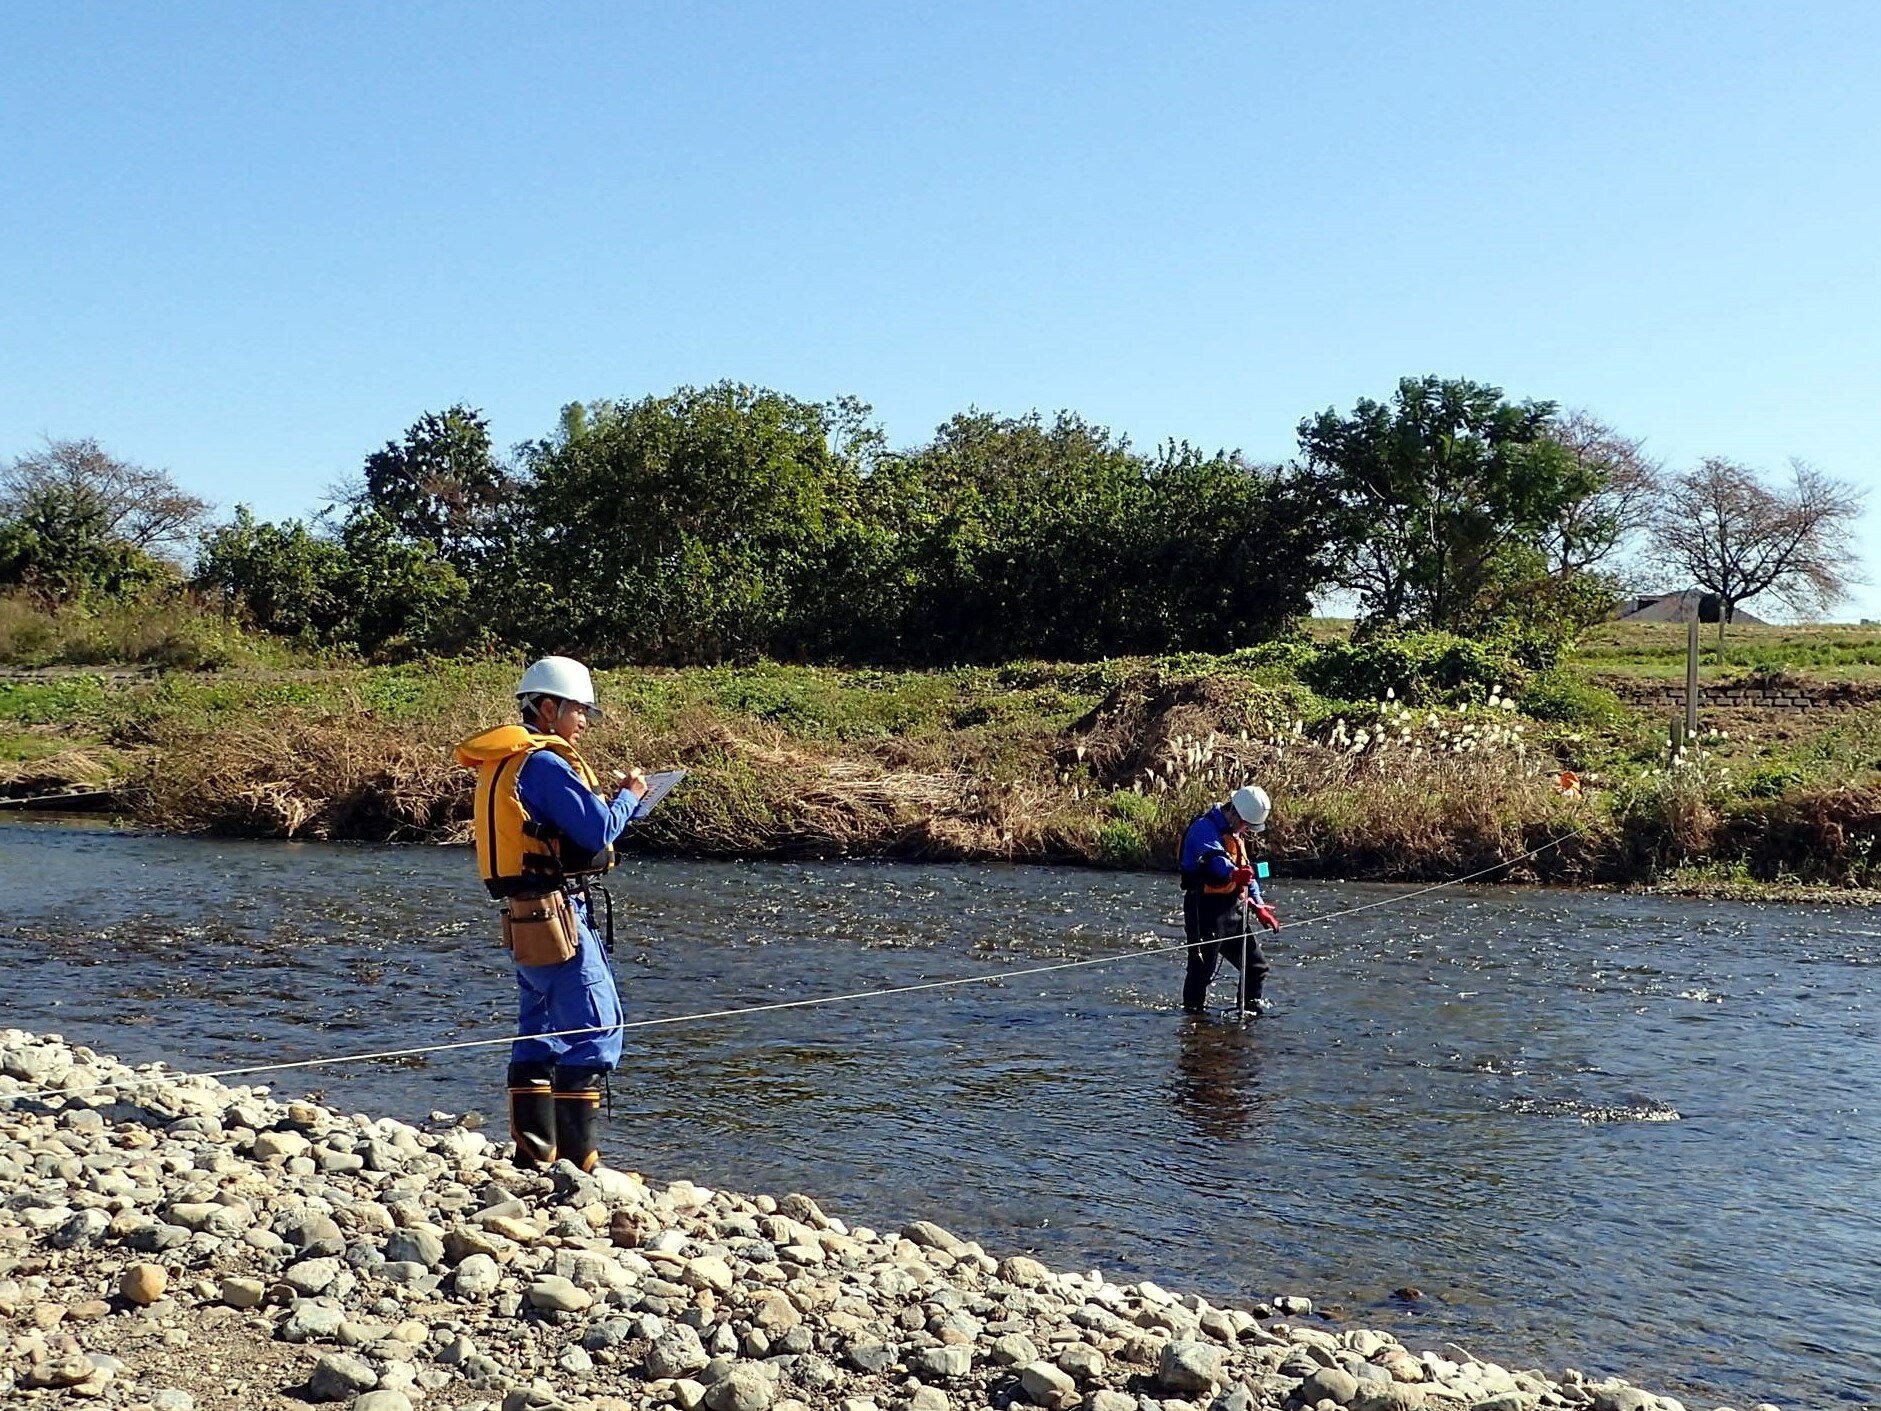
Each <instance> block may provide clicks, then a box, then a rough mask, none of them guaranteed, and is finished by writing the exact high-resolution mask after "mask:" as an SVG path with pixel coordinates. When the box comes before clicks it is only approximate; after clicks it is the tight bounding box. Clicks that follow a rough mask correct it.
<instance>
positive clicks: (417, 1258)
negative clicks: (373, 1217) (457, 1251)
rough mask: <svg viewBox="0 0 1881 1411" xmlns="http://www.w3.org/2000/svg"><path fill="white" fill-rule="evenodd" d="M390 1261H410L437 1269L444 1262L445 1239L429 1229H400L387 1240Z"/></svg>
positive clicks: (386, 1253) (387, 1256)
mask: <svg viewBox="0 0 1881 1411" xmlns="http://www.w3.org/2000/svg"><path fill="white" fill-rule="evenodd" d="M385 1257H386V1261H387V1262H388V1263H394V1264H396V1263H402V1262H410V1263H413V1264H422V1265H424V1266H425V1268H427V1269H435V1268H437V1267H438V1265H440V1264H442V1263H443V1262H444V1241H443V1240H442V1239H441V1238H439V1237H438V1236H437V1235H434V1234H432V1233H431V1231H429V1230H422V1229H412V1230H398V1231H396V1232H394V1233H393V1235H392V1237H391V1238H390V1239H388V1240H387V1241H386V1242H385Z"/></svg>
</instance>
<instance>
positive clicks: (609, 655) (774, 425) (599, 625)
mask: <svg viewBox="0 0 1881 1411" xmlns="http://www.w3.org/2000/svg"><path fill="white" fill-rule="evenodd" d="M867 414H868V409H867V408H866V407H864V406H862V405H861V404H860V403H857V402H854V401H848V400H844V401H838V402H830V403H818V402H804V401H799V400H797V399H796V398H794V397H789V396H786V395H784V394H783V393H780V392H772V391H768V390H764V389H760V388H754V387H748V386H744V385H742V384H738V383H731V382H721V383H718V384H716V385H714V386H711V387H703V388H695V387H682V388H680V389H678V390H677V391H675V392H674V393H672V394H671V395H670V396H665V397H647V398H643V399H642V400H640V401H637V402H625V403H622V402H598V403H592V404H589V405H588V406H586V407H583V408H580V409H579V410H577V409H569V410H567V411H565V412H564V414H563V418H562V427H561V430H560V432H559V434H558V435H556V436H555V437H553V438H551V439H549V440H547V441H543V442H539V443H536V444H535V445H533V446H530V447H526V448H525V449H524V455H525V458H526V461H527V464H528V467H529V470H530V473H531V474H530V483H529V486H528V490H527V500H528V504H529V515H528V522H529V525H530V531H529V536H528V542H527V544H526V545H525V546H524V549H523V552H522V560H521V562H522V568H523V575H522V579H521V581H519V582H518V583H517V584H516V585H515V590H514V593H513V594H512V596H513V598H514V600H515V602H516V605H517V608H518V617H517V619H516V621H517V626H518V628H519V629H520V631H521V633H522V635H525V636H527V637H528V638H529V639H530V640H531V641H533V642H534V643H535V644H536V645H537V646H543V647H555V646H559V647H565V648H570V649H577V650H581V651H585V652H588V653H590V654H592V655H595V656H598V657H600V658H601V659H604V660H636V661H669V662H710V661H725V660H735V659H742V658H749V657H751V656H754V655H756V654H759V653H763V652H772V653H779V652H788V651H790V650H791V649H792V647H793V645H794V644H795V643H796V642H797V641H798V640H807V639H812V638H815V637H817V636H818V635H819V634H818V633H817V632H816V631H815V630H813V629H814V624H811V623H808V622H806V621H805V620H804V605H805V604H808V603H813V602H817V601H819V600H826V594H825V593H824V591H823V589H822V588H821V586H820V585H819V583H818V578H819V575H821V574H823V573H824V572H825V570H826V567H827V561H828V560H827V551H828V549H829V546H830V545H831V544H832V543H833V542H835V541H836V540H837V539H838V538H840V537H841V536H842V535H843V533H844V532H845V529H846V521H847V519H848V518H849V517H850V516H851V515H852V514H853V512H854V506H855V503H856V498H857V491H858V483H859V477H860V474H861V469H862V466H863V464H864V462H865V460H866V459H867V457H868V456H870V455H871V454H872V453H873V450H874V449H875V447H876V446H877V445H878V443H879V434H878V433H876V432H875V430H874V429H873V428H872V427H871V426H870V425H869V423H868V419H867Z"/></svg>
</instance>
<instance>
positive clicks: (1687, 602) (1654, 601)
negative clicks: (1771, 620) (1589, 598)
mask: <svg viewBox="0 0 1881 1411" xmlns="http://www.w3.org/2000/svg"><path fill="white" fill-rule="evenodd" d="M1707 598H1712V599H1713V601H1712V602H1711V603H1709V604H1707V603H1706V601H1705V600H1706V599H1707ZM1707 607H1709V608H1710V611H1709V612H1707V611H1705V609H1706V608H1707ZM1613 615H1614V617H1615V618H1616V619H1617V620H1618V621H1620V622H1691V621H1694V620H1702V619H1704V618H1706V617H1709V618H1711V619H1712V620H1713V621H1716V620H1717V604H1716V600H1715V598H1714V596H1713V595H1712V594H1710V593H1701V592H1699V591H1698V589H1696V588H1687V589H1686V590H1685V591H1684V592H1683V593H1646V594H1642V595H1641V596H1639V597H1634V598H1623V599H1622V600H1621V602H1620V606H1619V610H1618V611H1616V612H1615V613H1614V614H1613ZM1731 621H1732V622H1736V623H1744V624H1746V625H1748V626H1751V627H1764V626H1767V625H1768V624H1767V623H1765V622H1764V620H1763V619H1762V618H1761V617H1752V616H1751V615H1750V614H1749V613H1747V612H1745V611H1744V610H1743V609H1742V608H1738V609H1737V610H1736V611H1735V612H1733V613H1732V614H1731Z"/></svg>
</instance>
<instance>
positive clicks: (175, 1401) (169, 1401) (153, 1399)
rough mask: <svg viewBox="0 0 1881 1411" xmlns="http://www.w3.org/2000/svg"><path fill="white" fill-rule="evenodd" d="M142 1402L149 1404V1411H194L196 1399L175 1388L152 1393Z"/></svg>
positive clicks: (166, 1388)
mask: <svg viewBox="0 0 1881 1411" xmlns="http://www.w3.org/2000/svg"><path fill="white" fill-rule="evenodd" d="M144 1400H145V1401H146V1402H148V1403H149V1404H150V1411H196V1398H195V1397H193V1396H191V1395H190V1394H189V1393H188V1392H186V1391H179V1390H178V1389H177V1388H175V1387H165V1388H164V1389H163V1390H162V1391H153V1392H151V1393H150V1394H149V1395H148V1396H146V1397H145V1398H144Z"/></svg>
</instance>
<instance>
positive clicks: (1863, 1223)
mask: <svg viewBox="0 0 1881 1411" xmlns="http://www.w3.org/2000/svg"><path fill="white" fill-rule="evenodd" d="M479 891H480V889H479V888H478V887H477V885H476V882H475V878H474V875H473V870H472V866H471V863H470V860H469V858H468V857H467V856H465V855H464V854H462V853H458V852H452V851H441V850H433V849H395V848H328V847H318V846H298V845H279V844H269V845H262V844H230V843H220V842H203V841H188V840H179V839H164V838H150V837H138V836H129V835H121V834H113V833H110V832H104V831H74V830H70V829H49V828H43V827H29V826H5V827H0V917H4V918H5V919H4V920H3V921H0V964H4V967H5V973H6V974H7V975H8V976H9V977H10V980H9V984H8V991H7V1007H6V1019H5V1021H4V1022H8V1023H15V1024H20V1025H23V1026H26V1027H29V1028H34V1029H39V1030H42V1031H54V1032H63V1033H65V1034H66V1035H67V1036H69V1037H71V1038H73V1039H76V1040H79V1041H82V1042H87V1043H93V1044H96V1045H98V1046H100V1047H104V1048H108V1049H110V1050H112V1051H114V1052H117V1053H119V1054H122V1055H123V1056H124V1057H126V1058H129V1059H132V1060H134V1061H141V1060H145V1059H151V1058H165V1059H168V1060H171V1061H173V1062H177V1063H179V1064H181V1065H186V1066H190V1067H194V1068H198V1069H202V1068H211V1067H219V1066H232V1065H234V1064H239V1063H244V1062H257V1061H267V1060H270V1059H273V1060H286V1059H296V1058H305V1057H313V1056H318V1055H323V1054H330V1053H333V1052H335V1051H342V1052H343V1051H354V1050H362V1049H379V1048H387V1047H400V1046H407V1045H421V1044H426V1043H442V1042H450V1041H454V1040H460V1039H464V1038H467V1037H475V1036H479V1035H485V1034H492V1033H494V1034H497V1035H501V1034H503V1033H505V1032H507V1025H508V1022H509V1018H510V1013H511V1009H512V1006H513V1002H514V1001H513V991H512V984H511V981H510V979H509V976H508V972H507V969H506V967H505V964H504V960H503V956H502V954H501V951H500V950H499V948H498V947H497V945H496V942H495V928H494V926H493V924H492V917H491V913H490V905H489V903H488V902H487V901H485V900H484V899H482V898H481V896H480V895H479ZM1274 891H1275V893H1276V899H1277V900H1279V901H1281V902H1282V903H1283V914H1284V915H1286V916H1290V917H1295V918H1299V917H1304V916H1308V915H1310V914H1311V913H1313V912H1315V911H1324V910H1330V909H1333V908H1334V907H1337V906H1342V905H1349V904H1351V903H1352V902H1353V901H1354V900H1369V899H1376V898H1378V897H1381V896H1387V895H1402V894H1394V893H1392V892H1391V891H1390V890H1389V889H1383V888H1360V887H1333V886H1315V885H1306V884H1292V885H1290V884H1289V883H1288V882H1287V880H1286V879H1285V878H1279V879H1276V881H1275V883H1274ZM615 892H616V896H617V897H618V898H619V901H620V911H621V928H620V932H621V944H620V948H619V952H618V954H617V957H616V961H617V968H618V970H619V973H620V975H621V980H622V986H623V990H624V993H625V995H626V997H627V1003H628V1008H629V1013H630V1017H633V1018H651V1017H657V1016H662V1015H686V1014H693V1013H697V1012H699V1011H702V1010H712V1009H722V1008H729V1007H736V1006H739V1005H745V1004H757V1003H770V1002H776V1001H779V1000H790V999H798V998H805V997H809V996H814V995H819V994H829V993H841V992H848V991H855V990H866V989H873V988H877V987H885V986H894V985H906V984H914V983H918V982H921V981H925V980H933V979H938V978H942V977H946V976H954V975H962V974H980V973H985V972H987V971H989V970H990V971H999V970H1015V969H1018V968H1020V967H1022V966H1026V965H1035V964H1039V963H1042V962H1044V961H1048V960H1051V959H1054V958H1059V957H1064V958H1082V957H1088V956H1097V955H1116V956H1118V957H1119V960H1118V963H1116V964H1114V965H1108V966H1104V967H1098V968H1091V969H1083V970H1075V971H1070V972H1066V973H1062V974H1054V975H1034V976H1013V977H1011V978H1009V979H1005V980H1001V981H997V982H995V983H991V984H986V985H975V986H969V987H965V988H960V989H951V990H942V991H929V992H925V993H920V994H914V995H902V996H894V997H887V998H878V999H870V1000H862V1001H856V1002H851V1003H845V1004H842V1005H837V1006H829V1007H824V1008H816V1009H807V1010H794V1011H780V1012H774V1013H768V1014H761V1015H753V1016H747V1017H743V1018H736V1019H719V1020H709V1021H698V1022H692V1023H686V1024H678V1025H672V1026H665V1027H656V1028H649V1029H644V1030H640V1031H637V1032H636V1033H634V1034H632V1035H630V1041H629V1044H628V1058H627V1061H626V1064H625V1066H624V1068H623V1070H622V1072H621V1074H620V1075H619V1077H618V1078H617V1080H616V1083H615V1121H614V1123H613V1129H612V1131H611V1132H610V1135H609V1138H608V1142H607V1147H608V1149H609V1150H610V1151H612V1152H613V1153H615V1154H617V1155H618V1156H619V1157H620V1158H621V1159H622V1160H624V1161H629V1162H631V1163H632V1164H634V1165H636V1166H639V1167H640V1168H641V1169H645V1170H648V1171H651V1172H654V1173H656V1174H657V1173H665V1174H667V1175H680V1174H684V1175H687V1176H692V1177H695V1178H697V1179H699V1180H701V1181H703V1182H706V1183H713V1184H724V1185H730V1186H734V1187H737V1188H741V1189H752V1190H774V1191H781V1190H788V1189H796V1190H804V1191H808V1192H810V1193H812V1194H815V1195H816V1196H818V1197H819V1198H820V1199H823V1200H824V1201H825V1203H826V1204H827V1205H829V1206H830V1207H831V1208H833V1209H836V1210H839V1211H842V1212H843V1213H845V1214H847V1215H849V1216H851V1217H852V1218H855V1219H858V1220H862V1221H866V1222H867V1223H870V1224H874V1225H877V1226H888V1225H894V1224H896V1223H898V1222H900V1221H904V1220H907V1219H910V1218H914V1217H927V1218H933V1219H936V1220H939V1221H940V1222H941V1223H943V1224H946V1225H949V1226H952V1227H955V1228H958V1229H960V1230H962V1231H963V1232H967V1233H970V1234H972V1235H974V1236H976V1237H979V1238H981V1239H983V1240H984V1241H985V1242H986V1243H987V1244H988V1246H989V1247H991V1248H994V1249H999V1250H1020V1249H1029V1250H1033V1251H1035V1252H1037V1253H1038V1254H1039V1255H1040V1256H1041V1257H1042V1258H1045V1259H1046V1260H1048V1261H1049V1262H1052V1263H1054V1264H1057V1265H1059V1266H1061V1267H1078V1268H1091V1267H1093V1266H1095V1267H1099V1268H1102V1269H1103V1270H1104V1271H1105V1272H1106V1273H1108V1274H1110V1275H1112V1276H1115V1277H1121V1278H1130V1277H1153V1278H1155V1279H1157V1280H1158V1281H1161V1282H1164V1283H1167V1284H1173V1285H1175V1286H1178V1287H1193V1288H1196V1289H1199V1290H1202V1291H1206V1292H1210V1293H1213V1294H1215V1295H1218V1296H1224V1297H1237V1296H1240V1297H1263V1296H1269V1295H1272V1294H1274V1293H1277V1292H1299V1293H1305V1294H1307V1295H1309V1296H1311V1297H1312V1298H1314V1299H1315V1300H1316V1301H1317V1302H1319V1303H1321V1304H1335V1305H1340V1306H1342V1307H1343V1308H1344V1309H1345V1310H1346V1313H1347V1315H1348V1316H1349V1317H1351V1318H1353V1319H1355V1320H1362V1321H1363V1322H1366V1323H1372V1324H1377V1325H1380V1326H1388V1327H1394V1328H1396V1329H1397V1330H1398V1331H1400V1332H1401V1333H1402V1334H1403V1335H1404V1336H1405V1337H1406V1338H1407V1339H1408V1340H1410V1341H1412V1342H1413V1343H1414V1344H1415V1345H1435V1344H1437V1343H1439V1342H1441V1341H1445V1340H1455V1341H1459V1342H1462V1343H1463V1344H1465V1345H1466V1346H1471V1347H1475V1348H1478V1349H1481V1350H1484V1351H1488V1350H1490V1349H1494V1350H1495V1351H1496V1353H1497V1354H1498V1355H1499V1356H1500V1357H1501V1358H1503V1359H1504V1360H1508V1361H1512V1362H1518V1363H1523V1364H1539V1365H1546V1366H1551V1367H1555V1368H1559V1367H1561V1366H1564V1365H1573V1366H1578V1367H1581V1368H1583V1369H1586V1370H1588V1371H1590V1372H1605V1371H1614V1372H1621V1373H1624V1374H1626V1375H1629V1376H1632V1377H1635V1378H1637V1379H1639V1380H1641V1381H1644V1382H1646V1383H1648V1384H1653V1385H1659V1386H1661V1387H1664V1388H1666V1389H1669V1390H1683V1391H1685V1392H1687V1393H1690V1397H1689V1398H1688V1399H1704V1398H1708V1399H1710V1400H1712V1401H1717V1400H1727V1401H1730V1402H1732V1403H1734V1404H1740V1405H1742V1404H1749V1403H1751V1402H1754V1401H1757V1400H1762V1399H1771V1400H1776V1401H1779V1402H1786V1403H1790V1404H1802V1405H1812V1406H1813V1405H1824V1404H1829V1403H1833V1402H1838V1401H1839V1402H1841V1403H1842V1404H1849V1403H1851V1402H1853V1403H1859V1402H1864V1401H1873V1400H1877V1399H1881V1317H1877V1316H1876V1312H1875V1296H1874V1291H1875V1289H1876V1288H1878V1287H1881V1233H1877V1222H1876V1220H1875V1219H1874V1215H1873V1203H1874V1201H1875V1199H1876V1196H1877V1192H1878V1191H1881V1180H1878V1179H1877V1178H1878V1177H1881V1115H1878V1114H1881V1102H1877V1100H1876V1094H1877V1090H1878V1089H1881V1043H1877V1039H1881V1024H1878V1023H1877V1017H1876V1016H1877V1012H1878V1011H1877V1001H1878V999H1881V964H1878V963H1877V962H1878V961H1881V936H1878V935H1877V931H1876V930H1875V929H1871V928H1867V927H1864V926H1862V925H1861V924H1860V917H1859V914H1858V913H1853V912H1849V911H1843V910H1822V909H1816V910H1812V909H1808V908H1795V907H1775V906H1746V905H1731V904H1724V903H1694V902H1683V901H1666V900H1657V899H1650V898H1627V897H1612V896H1580V895H1571V894H1565V893H1550V892H1541V891H1501V890H1494V889H1472V890H1467V891H1466V890H1462V889H1458V890H1456V891H1450V892H1443V893H1436V894H1427V895H1423V896H1417V897H1406V898H1405V899H1404V900H1403V901H1402V902H1401V903H1398V904H1394V905H1392V906H1386V907H1381V908H1378V909H1376V910H1373V911H1368V912H1366V913H1364V914H1362V915H1360V916H1355V917H1352V918H1349V919H1347V920H1344V921H1340V922H1337V923H1335V924H1331V925H1328V926H1324V927H1318V928H1312V927H1308V928H1297V929H1291V930H1288V931H1286V932H1283V933H1282V934H1281V935H1280V936H1279V937H1277V938H1275V941H1274V942H1273V944H1271V945H1270V947H1269V950H1270V954H1271V958H1272V962H1273V965H1274V971H1273V974H1272V976H1271V978H1270V980H1269V983H1268V993H1269V995H1270V996H1272V997H1273V998H1274V999H1275V1000H1276V1001H1277V1002H1278V1008H1277V1011H1276V1013H1275V1014H1274V1015H1273V1016H1271V1017H1269V1018H1267V1019H1263V1020H1259V1021H1257V1022H1255V1023H1253V1024H1252V1025H1250V1026H1248V1027H1246V1028H1243V1027H1241V1026H1239V1025H1236V1024H1231V1023H1224V1022H1220V1021H1217V1020H1212V1019H1210V1020H1201V1021H1196V1020H1192V1019H1186V1018H1184V1017H1183V1016H1182V1015H1181V1014H1180V1013H1179V1012H1178V1006H1177V997H1178V992H1179V989H1180V984H1181V971H1182V962H1181V958H1180V957H1179V956H1158V957H1149V958H1145V957H1141V956H1138V955H1137V954H1136V952H1138V951H1140V950H1142V949H1145V948H1148V947H1150V946H1153V945H1158V944H1168V943H1170V941H1171V940H1172V938H1177V937H1178V936H1179V928H1178V926H1177V918H1176V910H1177V902H1178V894H1177V893H1176V890H1175V888H1174V887H1173V886H1172V885H1171V884H1170V883H1169V881H1168V880H1167V879H1165V878H1157V877H1144V876H1128V875H1118V874H1109V873H1089V872H1077V871H1052V870H1045V869H1037V868H983V867H910V866H867V865H836V864H831V865H762V866H747V865H738V864H731V863H710V862H674V861H659V862H638V863H634V864H631V865H629V866H628V867H626V868H624V869H622V871H621V873H620V874H618V881H617V883H616V885H615ZM1231 982H1232V975H1231V974H1229V975H1224V977H1223V979H1222V980H1221V981H1220V982H1219V983H1218V994H1220V995H1221V996H1222V997H1223V998H1224V999H1225V998H1226V996H1227V987H1228V986H1229V985H1230V984H1231ZM502 1062H503V1052H502V1050H501V1048H492V1049H482V1050H469V1051H460V1052H454V1053H444V1054H437V1055H432V1056H429V1057H424V1058H416V1059H411V1060H404V1061H401V1062H399V1063H396V1064H368V1065H360V1066H353V1067H341V1068H325V1069H317V1070H313V1071H311V1072H305V1073H296V1074H291V1075H287V1076H286V1077H284V1078H283V1079H282V1081H281V1082H280V1087H281V1088H282V1089H284V1090H286V1089H294V1090H306V1089H315V1090H318V1091H320V1092H321V1093H323V1094H324V1095H325V1096H326V1097H327V1098H328V1099H329V1100H331V1101H333V1102H335V1103H338V1104H341V1105H344V1106H347V1107H349V1108H357V1109H365V1110H372V1111H384V1112H390V1113H394V1114H397V1115H400V1116H404V1117H407V1118H414V1119H417V1118H423V1117H424V1116H425V1115H426V1114H427V1113H428V1112H430V1111H431V1110H433V1109H443V1110H446V1111H452V1112H461V1111H465V1110H468V1109H477V1110H481V1111H483V1112H484V1113H486V1114H491V1115H494V1114H495V1113H497V1112H498V1111H499V1110H500V1107H501V1103H502V1096H501V1076H502ZM1403 1285H1415V1286H1417V1287H1419V1288H1421V1289H1422V1290H1424V1291H1425V1293H1426V1295H1427V1297H1426V1298H1424V1299H1421V1300H1419V1301H1417V1302H1416V1303H1414V1304H1411V1305H1409V1306H1403V1305H1400V1304H1399V1303H1398V1302H1397V1301H1396V1300H1394V1299H1393V1298H1392V1297H1391V1291H1392V1290H1395V1289H1397V1288H1399V1287H1401V1286H1403Z"/></svg>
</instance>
